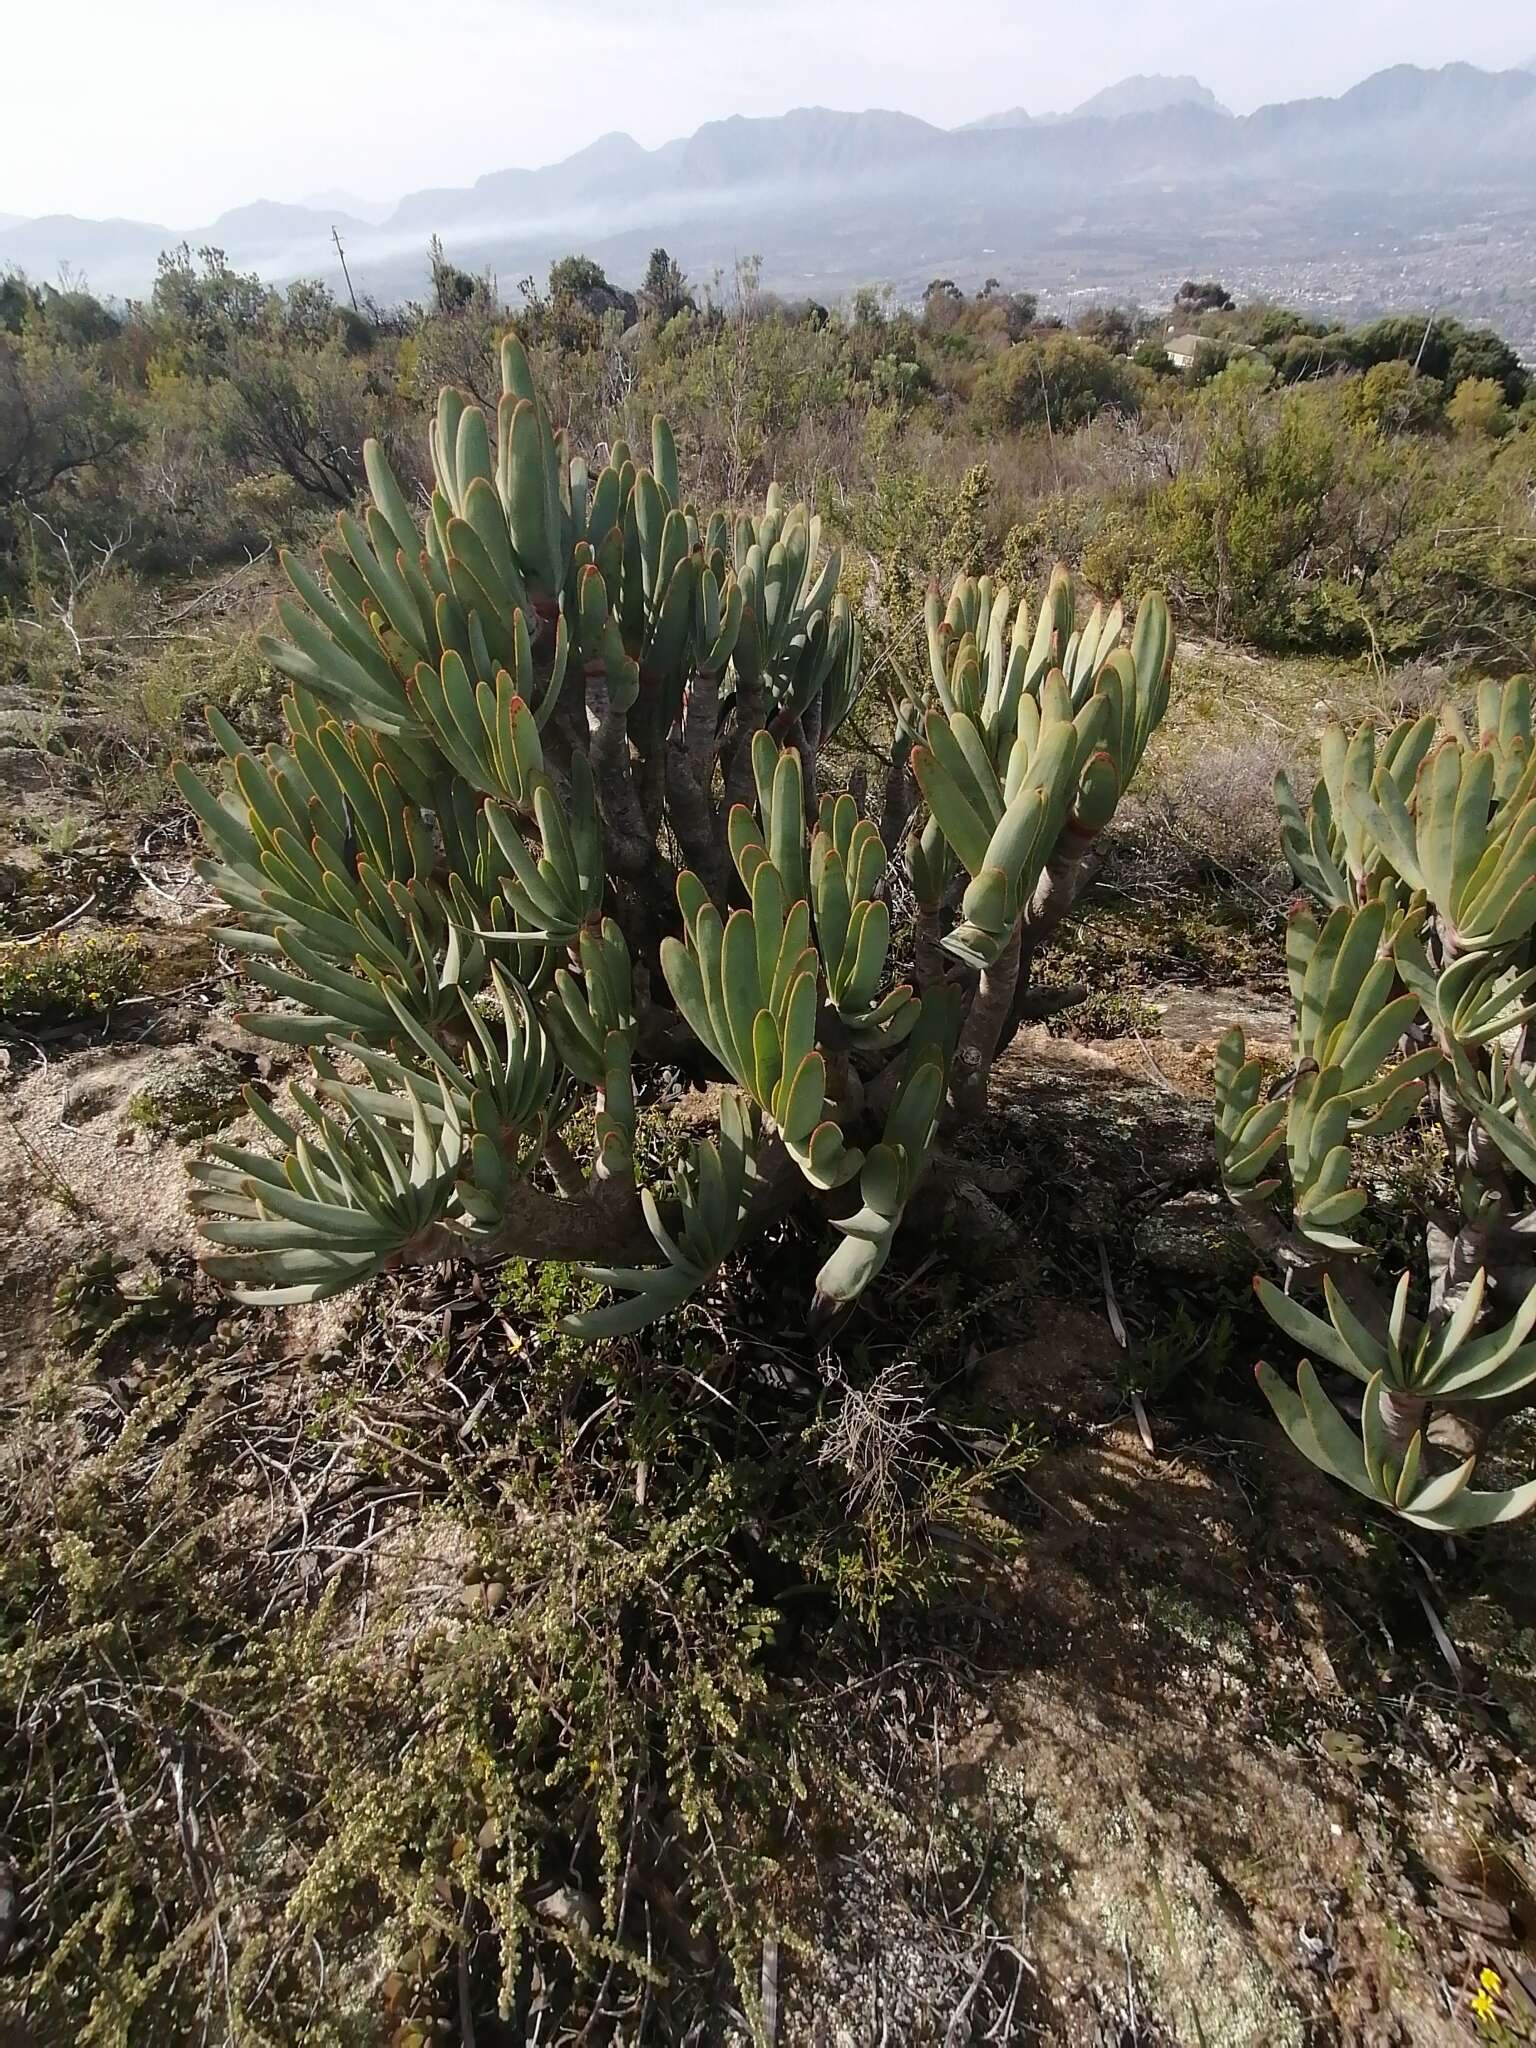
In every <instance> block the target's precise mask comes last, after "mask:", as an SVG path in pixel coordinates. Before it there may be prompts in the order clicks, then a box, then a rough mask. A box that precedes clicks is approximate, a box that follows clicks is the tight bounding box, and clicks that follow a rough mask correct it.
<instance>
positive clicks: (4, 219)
mask: <svg viewBox="0 0 1536 2048" xmlns="http://www.w3.org/2000/svg"><path fill="white" fill-rule="evenodd" d="M25 219H26V215H25V214H24V213H0V234H3V233H4V231H5V230H6V229H7V228H19V227H20V226H21V224H22V222H23V221H24V220H25Z"/></svg>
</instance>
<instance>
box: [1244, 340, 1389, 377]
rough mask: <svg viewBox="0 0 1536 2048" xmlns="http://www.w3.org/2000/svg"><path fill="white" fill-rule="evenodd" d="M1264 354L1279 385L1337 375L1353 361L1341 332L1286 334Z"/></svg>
mask: <svg viewBox="0 0 1536 2048" xmlns="http://www.w3.org/2000/svg"><path fill="white" fill-rule="evenodd" d="M1265 354H1266V355H1267V356H1268V357H1269V359H1270V361H1271V362H1272V363H1273V364H1274V366H1275V373H1276V375H1277V376H1278V377H1279V379H1280V381H1281V383H1282V384H1307V383H1313V382H1315V381H1316V380H1317V379H1318V378H1320V377H1336V376H1338V375H1339V374H1340V373H1341V372H1342V371H1345V370H1348V369H1349V368H1350V367H1351V364H1352V361H1353V358H1352V356H1351V354H1350V345H1349V337H1348V335H1346V334H1342V333H1331V334H1312V333H1307V332H1303V333H1298V334H1291V335H1287V336H1286V338H1285V340H1283V341H1280V342H1276V343H1274V344H1273V345H1269V346H1266V348H1265ZM1410 367H1411V366H1410Z"/></svg>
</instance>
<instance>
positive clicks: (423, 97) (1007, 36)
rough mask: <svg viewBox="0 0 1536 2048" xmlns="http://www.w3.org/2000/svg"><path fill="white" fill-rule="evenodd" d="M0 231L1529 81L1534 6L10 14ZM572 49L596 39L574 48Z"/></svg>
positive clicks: (901, 5) (595, 4) (243, 6)
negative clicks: (981, 118)
mask: <svg viewBox="0 0 1536 2048" xmlns="http://www.w3.org/2000/svg"><path fill="white" fill-rule="evenodd" d="M0 15H3V16H4V26H3V28H0V45H3V48H4V53H5V58H6V64H5V69H6V72H7V74H8V76H7V90H6V95H5V97H6V107H5V118H4V121H3V122H0V213H21V214H39V213H78V214H90V215H98V216H103V215H111V214H120V215H129V216H132V217H134V218H137V219H143V220H153V221H158V222H161V223H164V224H165V225H168V226H171V227H178V228H179V227H192V226H198V225H202V224H204V223H206V222H207V221H209V220H211V219H212V218H213V217H214V216H215V215H216V214H218V213H219V212H221V211H222V210H223V209H224V208H226V207H229V206H235V205H239V204H242V203H244V202H245V201H247V200H252V199H257V198H267V199H295V200H296V199H302V198H304V197H305V196H306V195H308V194H311V193H314V192H317V191H322V190H334V189H335V188H337V187H341V188H345V189H348V190H351V191H354V192H358V193H360V194H362V195H364V196H365V197H368V198H370V199H377V200H381V201H382V200H391V199H395V198H397V197H399V195H400V194H402V193H404V192H409V191H414V190H417V189H419V188H420V187H422V186H425V185H462V184H469V183H471V182H472V181H473V180H474V179H475V178H476V177H478V176H479V175H480V174H481V173H482V172H484V171H490V170H501V169H505V168H507V167H509V166H512V165H538V164H545V163H550V162H553V161H555V160H557V159H558V158H560V157H562V156H566V155H569V154H570V152H571V151H572V150H575V149H578V148H580V147H581V146H582V144H584V143H586V142H590V141H591V140H592V139H593V137H594V136H596V135H599V134H602V133H603V132H604V131H605V130H607V129H612V128H626V129H628V130H629V132H630V133H631V134H632V135H635V136H636V137H638V139H639V140H640V141H641V142H643V143H645V144H647V145H648V146H654V145H655V144H656V143H659V142H665V141H668V140H669V139H670V138H671V137H673V136H676V135H685V134H688V133H690V132H691V131H692V130H693V129H694V128H696V127H698V126H699V124H700V123H701V122H703V121H707V120H711V119H714V118H716V117H718V116H720V115H724V114H732V113H740V114H777V113H782V112H783V111H784V110H785V109H786V108H789V107H794V106H806V105H821V106H833V107H848V108H862V107H899V108H901V109H903V110H904V111H906V112H909V113H914V114H921V115H923V116H925V117H926V118H927V119H929V120H932V121H937V122H941V123H943V124H944V125H946V126H950V125H953V124H955V123H957V122H960V121H967V120H970V119H972V118H974V117H975V116H977V115H979V114H985V113H988V112H991V111H993V110H995V109H996V108H998V107H1002V106H1013V105H1022V106H1025V107H1028V108H1029V109H1030V111H1031V112H1034V113H1041V112H1052V111H1058V110H1061V109H1063V108H1066V107H1070V106H1073V105H1075V104H1076V103H1077V102H1078V101H1080V100H1082V99H1085V98H1086V97H1087V96H1088V94H1089V93H1091V92H1095V91H1097V90H1098V88H1099V87H1100V86H1103V85H1108V84H1110V83H1112V82H1113V81H1114V80H1115V79H1117V78H1121V77H1124V76H1125V75H1126V74H1128V73H1130V72H1136V71H1191V72H1194V73H1195V74H1196V75H1197V76H1198V77H1200V78H1201V79H1203V80H1204V82H1205V83H1206V84H1207V85H1209V86H1211V87H1212V88H1213V90H1214V91H1215V92H1216V93H1217V94H1218V95H1219V97H1220V98H1222V99H1223V100H1225V101H1226V102H1227V104H1228V105H1229V106H1231V107H1233V108H1234V109H1236V110H1237V111H1238V112H1247V111H1248V110H1249V109H1251V108H1253V107H1255V106H1258V105H1261V104H1263V103H1264V102H1266V101H1270V100H1277V99H1294V98H1298V97H1301V96H1303V95H1306V94H1311V93H1336V92H1340V91H1343V90H1344V89H1345V88H1347V87H1348V86H1350V85H1352V84H1354V83H1356V81H1357V80H1359V79H1360V78H1362V77H1363V76H1365V74H1366V73H1368V72H1370V71H1374V70H1378V69H1380V68H1381V67H1382V66H1383V65H1386V64H1392V63H1416V64H1426V65H1430V64H1444V63H1448V62H1450V61H1452V60H1453V59H1456V58H1463V59H1466V60H1467V61H1469V62H1471V63H1474V64H1482V65H1485V66H1487V67H1488V68H1490V69H1493V68H1502V67H1503V66H1506V65H1509V64H1514V63H1518V62H1519V61H1521V60H1522V59H1524V58H1527V57H1530V56H1532V55H1533V54H1536V48H1533V46H1536V10H1533V8H1532V5H1531V0H1481V4H1480V5H1479V6H1478V7H1476V8H1466V9H1459V8H1447V7H1446V6H1445V5H1444V0H1285V4H1284V5H1281V6H1277V5H1275V4H1274V0H1263V4H1258V0H1157V4H1154V0H1075V4H1074V5H1073V6H1072V7H1070V8H1069V9H1067V10H1063V9H1062V7H1061V6H1060V5H1059V0H1052V4H1045V0H967V4H966V5H965V6H964V7H963V8H961V7H956V6H954V5H952V4H950V0H775V4H773V5H771V6H752V5H749V6H746V7H738V6H732V5H728V4H726V0H450V4H449V5H447V6H444V7H441V8H439V7H436V6H432V5H426V4H423V0H127V4H125V0H51V4H47V0H0ZM574 22H579V23H580V24H581V32H580V33H577V32H576V31H575V29H574V28H573V26H572V24H573V23H574Z"/></svg>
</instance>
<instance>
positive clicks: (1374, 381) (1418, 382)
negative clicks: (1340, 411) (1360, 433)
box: [1343, 358, 1445, 436]
mask: <svg viewBox="0 0 1536 2048" xmlns="http://www.w3.org/2000/svg"><path fill="white" fill-rule="evenodd" d="M1444 401H1445V387H1444V385H1443V384H1441V382H1440V381H1439V379H1438V378H1436V377H1425V376H1422V375H1420V373H1419V372H1418V371H1417V370H1415V368H1414V367H1413V365H1412V363H1405V362H1403V361H1402V360H1401V359H1400V358H1394V359H1393V360H1392V361H1391V362H1386V363H1373V364H1372V365H1371V367H1370V369H1368V370H1367V371H1366V372H1365V373H1364V375H1363V376H1360V377H1351V378H1350V379H1349V380H1348V383H1347V384H1346V386H1345V389H1344V393H1343V404H1344V411H1345V416H1346V417H1347V418H1349V419H1352V420H1354V421H1355V422H1356V424H1357V425H1359V426H1366V427H1370V428H1372V429H1373V430H1374V431H1375V432H1376V433H1378V434H1384V435H1388V436H1390V435H1393V434H1421V433H1424V432H1425V431H1426V430H1427V429H1428V428H1430V427H1435V426H1438V425H1439V423H1440V418H1441V409H1442V406H1443V404H1444Z"/></svg>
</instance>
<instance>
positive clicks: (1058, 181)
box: [0, 64, 1536, 349]
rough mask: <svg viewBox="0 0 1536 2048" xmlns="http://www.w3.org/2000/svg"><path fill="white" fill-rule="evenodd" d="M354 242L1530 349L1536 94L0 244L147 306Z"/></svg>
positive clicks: (1438, 74)
mask: <svg viewBox="0 0 1536 2048" xmlns="http://www.w3.org/2000/svg"><path fill="white" fill-rule="evenodd" d="M1149 100H1151V101H1155V103H1156V104H1155V105H1154V106H1149V105H1148V102H1149ZM333 224H334V225H336V226H338V227H339V228H340V229H341V231H342V233H343V235H344V236H345V239H346V245H347V260H348V263H349V265H350V267H351V271H352V277H353V281H354V283H355V284H356V285H357V287H358V289H359V290H360V291H368V292H371V293H373V294H374V295H375V296H376V297H377V298H378V299H379V300H381V301H383V302H390V301H397V300H399V299H401V298H404V297H407V296H419V295H420V294H421V292H422V290H423V288H424V286H425V283H426V269H427V263H426V252H427V243H428V240H429V238H430V237H431V236H432V235H433V234H439V235H441V237H442V239H443V243H444V246H445V248H446V249H447V251H448V253H449V254H450V255H451V256H452V257H453V258H454V260H455V261H456V262H458V263H460V264H463V265H464V266H466V267H467V268H470V269H481V268H490V269H493V270H494V271H495V272H496V273H497V274H498V276H499V277H500V278H501V279H502V280H503V281H504V284H510V283H511V282H512V281H513V280H515V279H517V278H519V277H521V276H524V275H525V274H528V273H529V272H532V273H534V274H538V273H539V272H540V271H542V270H543V268H544V267H545V266H547V264H548V263H549V262H550V261H551V260H552V258H554V257H555V256H559V255H564V254H567V253H569V252H571V251H572V250H583V251H585V253H586V254H588V255H590V256H592V257H593V258H595V259H596V260H597V261H598V262H600V263H602V264H604V265H605V267H607V269H608V270H609V272H610V274H611V275H612V276H613V278H614V280H615V282H619V283H623V284H628V285H632V284H634V283H636V282H637V281H638V279H639V276H640V273H641V271H642V270H643V268H644V265H645V261H646V257H647V256H648V254H649V252H650V250H651V249H652V248H654V247H655V246H656V245H657V243H660V242H664V243H665V244H666V246H667V247H668V248H669V249H670V250H671V252H672V254H673V255H674V256H676V257H677V258H678V260H679V261H680V262H681V263H682V264H683V266H684V268H685V269H686V270H687V271H688V272H689V274H690V275H691V276H693V277H694V278H696V279H700V278H707V277H708V276H709V275H710V274H711V272H712V271H714V270H715V269H716V268H720V269H724V270H725V271H726V272H729V270H730V267H731V265H732V263H733V262H734V261H735V260H736V259H737V258H738V257H740V256H743V255H746V254H749V253H757V254H760V255H761V256H762V259H763V279H764V282H765V284H767V285H769V286H770V287H772V288H774V289H777V290H780V291H783V292H786V293H792V294H797V295H803V294H806V293H810V294H812V295H814V296H816V297H818V298H822V299H831V298H835V297H837V296H839V295H840V294H841V293H843V292H846V291H847V290H849V289H851V288H852V287H853V286H854V285H857V284H861V283H889V284H891V285H893V286H894V287H895V288H896V290H897V291H898V293H901V294H904V295H908V296H911V295H915V294H916V293H918V292H920V291H921V290H922V288H923V286H924V285H925V284H926V283H927V281H928V280H929V279H930V278H931V277H934V276H936V275H944V276H950V277H953V278H955V279H956V281H957V282H960V283H977V282H979V281H980V280H981V278H983V277H984V276H987V275H996V276H998V277H1001V278H1003V279H1004V281H1005V282H1019V283H1024V284H1028V285H1029V286H1031V287H1032V288H1035V289H1039V290H1041V291H1043V292H1044V293H1046V295H1047V297H1048V299H1050V300H1051V301H1052V302H1053V303H1065V304H1068V305H1070V304H1071V303H1072V302H1073V301H1074V300H1081V299H1083V298H1086V297H1089V296H1097V297H1101V298H1102V297H1111V296H1119V297H1141V298H1143V299H1145V300H1146V301H1147V302H1149V303H1151V302H1154V301H1155V300H1156V299H1157V298H1158V296H1159V295H1160V294H1165V293H1166V292H1167V291H1171V289H1172V287H1173V286H1174V285H1176V284H1177V283H1178V281H1179V279H1180V278H1182V277H1184V276H1187V275H1190V274H1192V273H1194V274H1199V275H1210V274H1220V275H1222V276H1223V277H1225V279H1226V280H1227V282H1228V283H1229V284H1230V285H1232V286H1234V287H1235V288H1239V289H1244V290H1249V291H1264V292H1271V293H1280V294H1283V295H1286V296H1289V297H1291V298H1292V299H1293V300H1294V301H1295V302H1297V303H1302V304H1307V305H1316V306H1320V307H1327V308H1329V309H1338V310H1341V311H1354V312H1356V313H1360V312H1370V311H1376V310H1380V309H1382V308H1383V307H1386V306H1396V305H1403V306H1414V305H1418V304H1423V303H1426V302H1431V301H1432V302H1434V303H1436V304H1439V305H1441V306H1443V307H1445V308H1447V309H1448V310H1450V309H1454V308H1459V309H1461V310H1462V311H1464V312H1467V313H1469V314H1472V315H1479V314H1480V315H1481V317H1486V318H1505V317H1506V309H1508V308H1510V307H1513V308H1515V309H1516V312H1515V315H1514V316H1513V317H1510V318H1509V324H1510V327H1511V333H1512V337H1513V338H1515V339H1517V340H1524V339H1525V338H1526V337H1529V339H1528V340H1526V341H1525V345H1527V346H1530V347H1532V348H1533V349H1536V285H1533V284H1532V282H1531V281H1532V279H1533V278H1536V74H1533V73H1531V72H1528V71H1521V70H1511V71H1504V72H1486V71H1479V70H1476V69H1474V68H1473V67H1472V66H1470V65H1465V64H1461V65H1449V66H1447V67H1446V68H1445V69H1444V70H1440V71H1420V70H1415V69H1413V68H1412V67H1410V66H1398V67H1396V68H1394V69H1392V70H1388V71H1382V72H1378V73H1376V74H1375V75H1374V76H1373V77H1371V78H1368V79H1366V80H1365V81H1363V82H1362V83H1361V84H1360V85H1358V86H1356V87H1355V88H1354V89H1353V90H1352V91H1351V92H1348V93H1345V94H1344V95H1343V96H1342V97H1340V98H1337V99H1310V100H1298V101H1292V102H1287V103H1285V104H1283V105H1277V106H1270V107H1264V108H1261V109H1260V110H1259V111H1258V112H1257V113H1254V114H1250V115H1243V116H1232V115H1230V114H1227V113H1226V112H1225V111H1223V110H1222V109H1221V107H1220V106H1219V104H1218V103H1217V102H1216V101H1215V99H1214V96H1213V95H1212V94H1211V93H1210V92H1209V91H1208V89H1207V88H1205V87H1204V86H1202V85H1201V84H1200V83H1199V82H1198V81H1197V80H1193V79H1152V80H1148V79H1137V80H1127V81H1124V82H1123V83H1122V85H1120V86H1118V87H1112V88H1110V90H1109V93H1108V94H1107V95H1103V94H1101V95H1096V96H1095V99H1093V100H1091V101H1088V102H1087V103H1085V106H1084V107H1083V108H1081V109H1079V110H1078V111H1077V112H1076V114H1074V115H1073V116H1071V117H1070V118H1067V119H1062V118H1055V119H1036V120H1031V119H1030V118H1029V117H1028V116H1027V115H1026V114H1025V113H1024V112H1023V111H1022V110H1015V111H1014V112H1013V113H1011V114H1002V115H996V116H993V117H991V118H990V119H989V120H988V121H986V122H984V123H981V124H977V125H973V126H971V127H968V128H964V129H957V130H947V129H942V128H936V127H934V126H932V125H931V124H930V123H928V122H926V121H920V120H917V119H916V118H914V117H913V116H911V115H908V114H901V113H892V112H884V111H876V112H866V113H841V112H836V111H833V110H830V109H828V108H822V107H804V108H799V109H797V110H796V111H794V112H793V113H789V114H784V115H781V116H778V117H774V118H764V119H746V118H743V117H741V116H733V117H732V118H730V119H727V120H721V121H712V122H709V123H707V124H706V125H705V126H704V127H702V128H700V129H698V130H697V132H696V133H694V134H693V135H690V136H686V137H684V138H681V139H680V140H678V141H675V142H670V143H667V144H666V145H664V146H663V147H662V148H659V149H644V148H642V147H641V145H640V144H639V143H637V142H636V141H635V140H634V139H633V137H631V136H629V135H625V134H621V133H615V134H609V135H605V136H602V137H600V138H599V139H598V140H597V141H595V142H593V143H591V144H589V145H588V146H587V147H586V148H585V149H582V150H579V151H578V152H577V153H576V154H575V155H574V156H572V157H570V158H568V159H566V161H565V162H563V163H559V164H553V165H549V166H546V167H545V168H543V169H537V170H523V169H519V170H500V171H492V172H489V173H488V174H487V175H486V176H485V177H482V178H480V179H478V180H477V181H476V182H475V183H474V184H473V185H470V186H465V187H444V188H440V189H435V190H428V191H421V192H415V193H411V194H409V195H408V196H407V197H406V198H404V199H402V200H401V202H400V204H399V205H398V206H397V207H396V208H395V210H394V212H393V213H392V214H391V215H390V216H389V218H388V219H387V220H385V221H384V222H382V223H380V224H378V225H371V224H370V223H369V222H368V221H367V220H366V219H364V218H360V217H358V216H356V215H351V214H343V213H342V212H340V211H332V210H331V209H330V208H317V207H314V206H299V207H290V206H277V205H274V204H272V203H270V202H264V201H263V202H257V203H256V204H255V205H253V206H250V207H240V208H236V209H235V210H234V211H233V212H231V213H228V214H225V215H223V216H221V217H220V219H219V220H217V221H215V222H213V223H211V224H210V225H209V226H208V227H207V228H199V229H195V230H189V231H187V232H186V233H185V235H183V234H181V233H176V234H172V233H171V232H170V231H169V230H167V229H164V228H161V227H157V226H154V225H146V224H144V223H135V222H125V221H115V222H93V221H79V220H73V219H70V218H68V217H54V218H53V219H51V220H44V221H27V222H24V223H22V224H21V225H19V226H12V227H0V268H3V267H4V266H6V265H7V264H14V265H19V266H21V267H23V268H25V269H26V270H28V271H29V272H30V273H31V274H32V275H33V276H35V277H44V278H47V277H52V276H54V275H56V273H57V271H58V267H59V264H60V263H61V262H68V263H69V264H70V265H71V266H73V268H74V269H75V270H76V271H77V272H83V273H84V274H85V275H86V276H87V277H88V278H89V279H90V282H91V283H92V284H93V285H94V286H95V287H96V288H97V289H98V290H105V291H110V292H117V293H124V292H129V291H136V292H137V291H142V290H144V289H145V287H146V286H147V285H148V284H149V282H150V281H151V280H152V279H153V275H154V267H155V257H156V255H157V254H158V252H159V251H160V249H162V248H164V247H165V246H167V245H168V244H170V243H172V242H176V241H181V240H183V239H185V240H187V241H188V242H190V243H191V244H192V246H193V247H194V248H196V247H197V246H199V244H201V243H203V242H214V243H217V244H218V245H219V246H221V247H222V248H223V249H224V250H225V252H226V254H227V256H228V257H229V259H230V261H231V262H233V263H235V264H238V265H240V266H242V267H245V268H258V269H260V270H261V271H262V272H263V274H264V275H267V276H270V277H273V278H277V279H282V278H286V277H292V276H295V275H312V276H322V277H325V278H327V279H330V280H331V281H332V282H334V283H335V284H336V285H337V286H338V287H339V286H340V281H341V280H340V272H339V267H338V264H337V260H336V252H335V250H334V248H333V247H332V245H331V240H330V236H331V228H332V225H333ZM1521 308H1528V311H1529V319H1528V321H1527V319H1526V314H1525V313H1524V312H1522V311H1520V309H1521Z"/></svg>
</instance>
